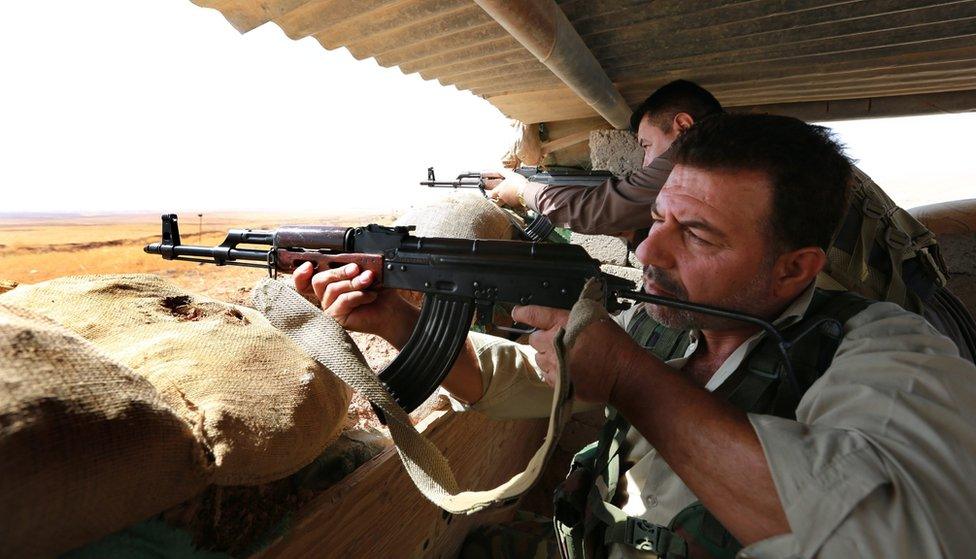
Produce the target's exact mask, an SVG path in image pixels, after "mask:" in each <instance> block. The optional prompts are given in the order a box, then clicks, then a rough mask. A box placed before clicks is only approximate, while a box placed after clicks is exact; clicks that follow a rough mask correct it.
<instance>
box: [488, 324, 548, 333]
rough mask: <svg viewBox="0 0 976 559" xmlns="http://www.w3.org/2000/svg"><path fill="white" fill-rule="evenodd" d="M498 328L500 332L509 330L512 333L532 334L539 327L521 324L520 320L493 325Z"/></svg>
mask: <svg viewBox="0 0 976 559" xmlns="http://www.w3.org/2000/svg"><path fill="white" fill-rule="evenodd" d="M495 328H497V329H498V330H501V331H502V332H511V333H512V334H532V333H534V332H536V331H538V330H539V329H538V328H536V327H535V326H529V325H528V324H522V323H521V322H516V323H515V324H512V325H511V326H495Z"/></svg>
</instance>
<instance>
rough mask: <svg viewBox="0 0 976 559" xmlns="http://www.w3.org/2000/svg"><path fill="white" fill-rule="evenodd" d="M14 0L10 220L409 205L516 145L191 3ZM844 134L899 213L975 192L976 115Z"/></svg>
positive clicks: (445, 96)
mask: <svg viewBox="0 0 976 559" xmlns="http://www.w3.org/2000/svg"><path fill="white" fill-rule="evenodd" d="M7 4H8V5H6V6H5V7H4V16H3V17H2V18H0V80H2V83H3V86H2V87H0V189H2V191H3V196H2V197H0V212H16V211H43V212H53V211H83V212H100V211H129V210H132V211H150V212H162V211H171V210H183V211H195V210H200V211H213V210H274V211H282V210H288V209H295V208H298V209H301V210H302V211H306V212H307V211H323V212H331V211H335V210H337V209H359V208H378V209H379V208H382V209H387V208H396V207H403V206H404V205H406V204H410V203H415V202H418V201H422V200H423V199H425V198H426V197H428V196H430V193H429V192H428V191H426V190H425V189H423V188H422V187H420V186H418V185H417V181H418V180H421V179H422V178H424V175H425V172H426V168H427V167H428V166H429V165H434V166H435V167H437V168H438V169H439V171H440V173H439V174H440V175H441V176H444V177H447V176H448V175H450V174H451V173H456V172H459V171H464V170H469V169H470V170H480V169H489V168H495V167H497V162H498V161H499V159H500V156H501V155H502V154H503V153H504V151H505V150H506V149H507V148H508V146H509V145H510V144H511V140H512V132H511V128H510V127H509V124H508V121H507V119H505V118H504V117H503V116H502V115H501V113H499V112H498V111H497V110H496V109H494V108H493V107H492V106H491V105H489V104H488V103H487V102H486V101H484V100H482V99H479V98H477V97H475V96H473V95H471V94H469V93H466V92H459V91H457V90H456V89H454V88H453V87H443V86H440V85H439V84H438V83H436V82H425V81H423V80H422V79H421V78H420V77H419V76H417V75H411V76H404V75H403V74H402V73H401V72H400V71H399V70H397V69H395V68H393V69H387V68H381V67H379V66H378V65H377V64H376V63H375V62H373V61H372V60H366V61H356V60H355V59H353V58H352V56H350V55H349V54H348V53H347V52H346V51H345V50H337V51H325V50H324V49H322V48H321V47H320V46H319V44H318V43H317V42H315V41H314V40H313V39H305V40H303V41H299V42H294V41H291V40H289V39H287V38H286V37H285V36H284V34H283V33H282V32H281V31H280V30H279V29H278V28H277V27H275V26H274V25H266V26H264V27H262V28H259V29H257V30H255V31H252V32H250V33H248V34H247V35H243V36H242V35H239V34H238V33H237V32H236V31H235V30H234V29H233V28H232V27H231V26H230V25H229V24H228V23H227V22H226V21H225V20H224V19H223V17H222V16H221V15H220V14H219V13H218V12H216V11H213V10H206V9H202V8H199V7H197V6H195V5H193V4H191V3H190V2H189V1H188V0H184V1H173V0H168V1H162V0H154V1H145V0H143V1H140V2H134V1H132V0H100V1H99V2H77V1H69V0H54V1H51V2H16V3H13V2H10V3H7ZM834 125H835V128H836V130H837V131H838V133H839V134H840V135H841V137H842V139H843V140H844V141H845V142H846V143H847V144H848V146H849V148H850V153H851V154H852V155H853V156H854V157H857V158H858V159H860V160H861V166H862V168H864V169H865V170H866V171H867V172H868V173H869V174H871V175H872V176H873V177H874V178H875V179H876V180H877V181H878V182H879V183H880V184H881V185H882V186H883V187H884V188H885V189H886V190H887V191H888V192H889V194H890V195H891V196H892V197H893V198H894V199H895V200H896V201H897V202H899V203H900V204H902V205H904V206H908V207H910V206H914V205H919V204H922V203H927V202H931V201H941V200H946V199H956V198H970V197H976V164H974V161H973V157H972V155H971V151H972V148H971V147H970V145H971V144H970V140H971V137H972V133H973V130H974V129H976V115H974V114H969V115H947V116H937V117H915V118H910V119H888V120H882V121H856V122H844V123H835V124H834Z"/></svg>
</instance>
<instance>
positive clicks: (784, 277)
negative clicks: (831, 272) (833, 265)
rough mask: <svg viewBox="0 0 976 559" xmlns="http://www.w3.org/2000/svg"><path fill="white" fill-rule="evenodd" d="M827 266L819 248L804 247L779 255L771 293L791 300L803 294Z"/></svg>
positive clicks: (822, 252)
mask: <svg viewBox="0 0 976 559" xmlns="http://www.w3.org/2000/svg"><path fill="white" fill-rule="evenodd" d="M826 264H827V255H826V254H824V251H823V249H821V248H820V247H804V248H799V249H796V250H793V251H790V252H787V253H784V254H781V255H780V256H779V258H778V259H777V260H776V264H775V266H774V267H773V293H774V295H775V296H776V297H782V298H785V299H792V298H795V297H797V296H798V295H799V294H800V293H803V290H805V289H806V288H807V287H809V285H810V284H811V283H812V282H813V281H814V280H815V279H816V278H817V274H819V273H820V270H822V269H823V267H824V266H825V265H826Z"/></svg>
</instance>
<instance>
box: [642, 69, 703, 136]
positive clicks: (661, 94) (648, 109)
mask: <svg viewBox="0 0 976 559" xmlns="http://www.w3.org/2000/svg"><path fill="white" fill-rule="evenodd" d="M721 112H722V105H721V104H720V103H719V102H718V99H716V98H715V96H714V95H712V94H711V93H709V92H708V90H706V89H705V88H704V87H702V86H700V85H698V84H697V83H694V82H690V81H688V80H675V81H673V82H671V83H669V84H667V85H663V86H661V87H660V88H658V89H657V91H655V92H654V93H651V96H650V97H648V98H647V99H644V102H643V103H641V104H640V106H638V107H637V110H635V111H634V112H633V114H631V115H630V130H631V132H635V133H636V132H637V127H638V126H640V121H641V119H643V118H644V115H650V118H651V122H652V123H653V124H654V125H655V126H657V127H658V128H660V129H662V130H664V132H665V133H668V132H670V131H671V122H672V121H673V120H674V115H676V114H678V113H688V114H689V115H691V118H693V119H695V122H698V121H700V120H701V119H703V118H705V117H706V116H711V115H714V114H719V113H721Z"/></svg>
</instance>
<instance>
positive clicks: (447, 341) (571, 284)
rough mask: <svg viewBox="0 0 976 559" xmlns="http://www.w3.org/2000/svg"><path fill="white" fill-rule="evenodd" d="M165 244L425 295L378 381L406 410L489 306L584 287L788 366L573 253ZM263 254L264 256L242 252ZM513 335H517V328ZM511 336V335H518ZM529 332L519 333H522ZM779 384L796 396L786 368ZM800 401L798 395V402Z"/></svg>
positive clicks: (359, 239)
mask: <svg viewBox="0 0 976 559" xmlns="http://www.w3.org/2000/svg"><path fill="white" fill-rule="evenodd" d="M162 221H163V231H162V239H161V241H160V242H158V243H152V244H150V245H147V246H146V247H145V251H146V252H148V253H150V254H159V255H160V256H162V257H163V258H165V259H167V260H186V261H190V262H202V263H208V264H216V265H218V266H225V265H233V266H250V267H256V268H265V269H267V270H268V272H269V274H270V275H271V276H272V277H274V276H275V275H276V274H277V273H278V272H293V271H294V270H295V269H296V268H298V267H299V266H301V265H302V264H304V263H305V262H310V263H311V264H312V266H313V268H314V269H315V270H317V271H321V270H325V269H329V268H337V267H341V266H344V265H346V264H349V263H355V264H356V265H358V266H359V268H360V269H361V270H371V271H372V272H373V274H374V277H375V278H376V280H375V281H374V283H373V285H372V286H371V287H370V289H378V288H380V287H384V288H393V289H406V290H410V291H419V292H421V293H423V294H424V303H423V307H422V309H421V312H420V318H419V320H418V322H417V325H416V327H415V328H414V330H413V333H412V334H411V336H410V338H409V340H408V341H407V344H406V345H405V346H404V348H403V350H402V351H401V352H400V353H399V355H397V357H396V358H395V359H394V360H393V361H392V362H391V363H390V364H389V365H387V366H386V368H384V369H383V370H382V371H381V372H380V373H379V378H380V380H381V381H382V382H383V383H384V384H385V385H386V387H387V388H388V389H389V391H390V394H391V395H392V396H393V397H394V399H395V400H396V401H397V403H398V404H400V405H401V406H402V407H403V409H404V410H406V411H407V412H410V411H412V410H414V409H415V408H416V407H417V406H419V405H420V404H421V403H423V402H424V400H426V399H427V398H428V397H429V396H430V395H431V394H433V392H434V391H435V390H436V389H437V387H438V386H439V385H440V383H441V381H442V380H443V379H444V377H445V376H447V373H448V372H449V371H450V369H451V366H452V365H453V364H454V361H455V360H456V359H457V356H458V354H459V353H460V351H461V348H462V346H463V345H464V340H465V338H467V334H468V329H469V328H470V327H471V323H472V318H475V319H476V321H477V322H478V323H479V324H481V325H486V326H487V325H490V324H491V323H492V322H491V321H492V316H493V313H492V309H493V307H494V305H495V303H512V304H519V305H542V306H546V307H554V308H560V309H570V308H572V306H573V304H574V303H576V300H577V299H578V298H579V295H580V293H581V292H582V290H583V286H584V284H585V283H586V281H587V280H588V279H590V278H593V277H599V278H602V279H603V281H604V282H605V285H606V288H605V289H604V293H605V294H606V296H605V301H604V304H605V305H606V307H607V310H608V311H610V312H615V311H619V310H623V309H626V308H628V307H629V306H630V304H629V303H628V302H626V301H622V300H621V299H624V300H629V301H643V302H650V303H654V304H659V305H665V306H670V307H675V308H680V309H685V310H691V311H696V312H701V313H705V314H711V315H716V316H722V317H725V318H733V319H737V320H742V321H745V322H750V323H752V324H755V325H757V326H760V327H762V328H763V329H765V330H767V331H768V332H770V334H771V335H772V336H774V337H775V339H777V340H778V342H779V345H780V350H781V351H782V352H783V355H784V357H785V356H786V350H787V348H788V344H787V343H786V342H785V341H783V338H782V337H781V336H780V334H779V332H777V331H776V329H775V328H774V327H773V326H772V325H771V324H769V323H768V322H766V321H764V320H762V319H759V318H756V317H753V316H749V315H744V314H741V313H737V312H733V311H729V310H725V309H719V308H715V307H710V306H706V305H699V304H696V303H689V302H687V301H679V300H675V299H669V298H666V297H659V296H656V295H649V294H647V293H643V292H638V291H635V286H634V283H633V282H631V281H629V280H626V279H624V278H620V277H617V276H613V275H610V274H607V273H604V272H602V271H601V270H600V262H599V261H597V260H595V259H593V258H591V257H590V256H589V254H587V252H586V251H585V250H584V249H583V247H581V246H579V245H572V244H558V243H540V242H524V241H493V240H468V239H448V238H437V237H414V236H413V235H411V234H410V232H411V231H412V230H413V229H414V228H413V227H412V226H409V227H386V226H382V225H375V224H374V225H366V226H364V227H336V226H330V225H286V226H283V227H279V228H278V229H275V230H259V229H231V230H230V231H229V232H228V234H227V237H226V239H224V241H223V242H222V243H221V244H220V245H219V246H215V247H207V246H192V245H184V244H182V242H181V239H180V230H179V223H178V221H177V216H176V214H166V215H163V216H162ZM240 245H261V246H265V247H269V248H266V249H255V248H240ZM516 326H518V325H516ZM516 330H518V329H517V328H516ZM530 331H531V330H528V331H525V333H527V332H530ZM786 363H787V371H786V376H787V379H788V380H789V382H790V383H791V384H792V385H794V388H795V389H796V390H799V387H798V385H797V384H796V379H795V377H793V373H792V370H791V369H790V367H789V365H788V364H789V359H787V360H786ZM797 393H798V394H799V392H797Z"/></svg>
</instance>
